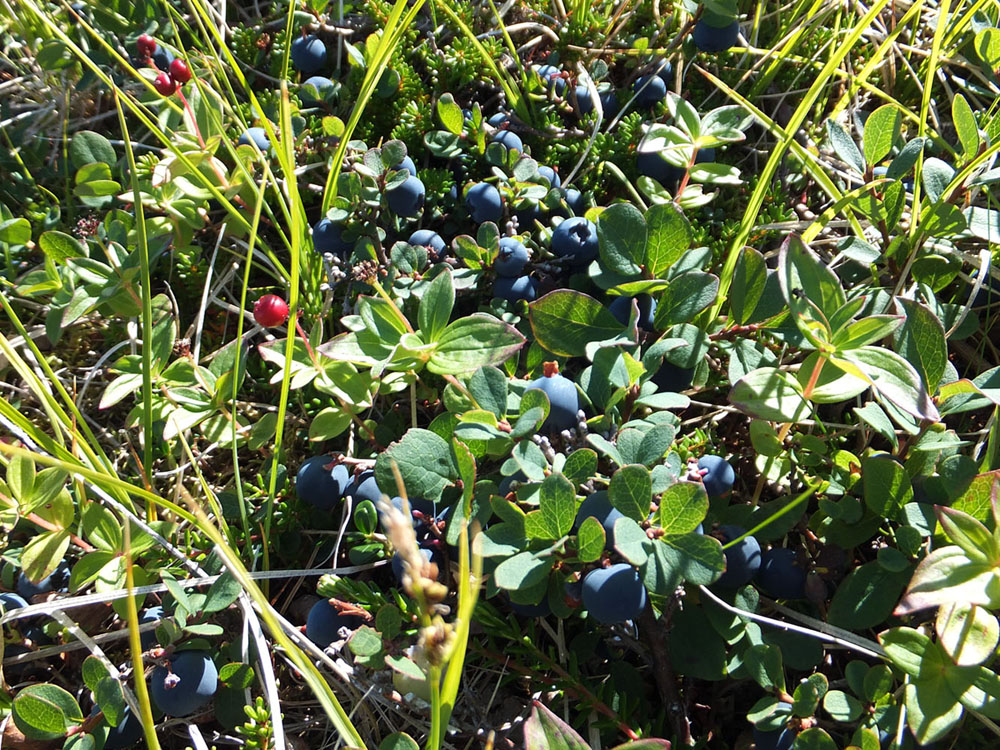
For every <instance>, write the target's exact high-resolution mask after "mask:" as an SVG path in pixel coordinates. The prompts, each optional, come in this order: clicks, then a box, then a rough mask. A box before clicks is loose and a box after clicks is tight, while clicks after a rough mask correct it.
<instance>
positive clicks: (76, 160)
mask: <svg viewBox="0 0 1000 750" xmlns="http://www.w3.org/2000/svg"><path fill="white" fill-rule="evenodd" d="M69 158H70V161H72V162H73V167H74V169H79V168H80V167H82V166H83V165H85V164H91V163H93V162H99V161H102V162H104V163H105V164H114V163H115V162H117V161H118V157H117V155H116V154H115V149H114V147H113V146H112V145H111V141H109V140H108V139H107V138H105V137H104V136H103V135H101V134H100V133H95V132H94V131H93V130H81V131H79V132H77V133H75V134H74V135H73V138H72V140H70V142H69Z"/></svg>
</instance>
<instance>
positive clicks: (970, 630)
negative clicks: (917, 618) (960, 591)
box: [935, 602, 1000, 667]
mask: <svg viewBox="0 0 1000 750" xmlns="http://www.w3.org/2000/svg"><path fill="white" fill-rule="evenodd" d="M935 629H936V630H937V634H938V642H939V643H940V644H941V647H942V648H943V649H944V650H945V653H947V654H948V656H950V657H951V658H952V660H953V661H954V662H955V663H956V664H958V665H959V666H966V667H968V666H978V665H979V664H984V663H985V662H986V660H987V659H989V658H990V657H991V656H992V655H993V652H994V651H996V647H997V642H998V641H1000V623H998V622H997V618H996V617H995V616H994V615H993V613H992V612H990V611H989V610H987V609H986V608H985V607H979V606H976V605H974V604H966V603H963V602H955V603H952V604H950V605H946V606H943V607H941V608H940V609H939V610H938V615H937V622H936V624H935Z"/></svg>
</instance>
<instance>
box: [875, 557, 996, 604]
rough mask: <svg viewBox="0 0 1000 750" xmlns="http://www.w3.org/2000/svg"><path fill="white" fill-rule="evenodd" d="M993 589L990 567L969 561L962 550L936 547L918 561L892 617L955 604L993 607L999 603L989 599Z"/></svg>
mask: <svg viewBox="0 0 1000 750" xmlns="http://www.w3.org/2000/svg"><path fill="white" fill-rule="evenodd" d="M996 585H997V575H996V571H995V569H994V568H993V566H992V565H990V564H988V563H983V562H976V561H973V560H970V559H969V556H968V555H967V554H966V553H965V551H964V550H963V549H962V548H961V547H958V546H955V545H949V546H947V547H939V548H938V549H935V550H934V551H933V552H931V553H930V554H929V555H927V556H926V557H925V558H924V559H923V560H921V561H920V564H919V565H918V566H917V569H916V571H915V572H914V573H913V579H912V580H911V581H910V586H909V588H908V589H907V591H906V595H905V596H904V597H903V599H902V600H901V601H900V603H899V605H898V606H897V607H896V610H895V614H897V615H905V614H911V613H913V612H919V611H920V610H922V609H927V608H928V607H936V606H939V605H942V604H950V603H952V602H956V601H964V602H968V603H970V604H982V605H984V606H988V607H991V608H992V607H996V606H998V605H1000V600H997V601H995V599H998V598H997V597H996V596H995V595H991V593H992V592H994V591H995V590H996Z"/></svg>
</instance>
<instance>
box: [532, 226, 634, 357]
mask: <svg viewBox="0 0 1000 750" xmlns="http://www.w3.org/2000/svg"><path fill="white" fill-rule="evenodd" d="M608 210H610V209H608ZM528 319H529V320H530V321H531V330H532V332H533V333H534V335H535V339H536V340H537V341H538V343H539V344H541V345H542V346H543V347H544V348H545V349H547V350H548V351H550V352H552V353H553V354H558V355H560V356H563V357H580V356H584V355H585V354H586V350H587V344H590V343H595V342H601V341H610V340H612V339H616V338H618V337H620V336H621V335H622V334H624V333H625V332H626V329H625V327H624V326H623V325H622V324H621V323H619V322H618V320H617V319H616V318H615V316H614V315H612V314H611V313H610V312H609V311H608V309H607V308H606V307H605V306H604V305H603V304H601V303H600V302H598V301H597V300H596V299H594V298H593V297H590V296H588V295H586V294H584V293H583V292H577V291H573V290H570V289H559V290H556V291H554V292H549V293H548V294H546V295H545V296H544V297H542V298H541V299H538V300H536V301H535V302H532V303H531V304H530V305H528Z"/></svg>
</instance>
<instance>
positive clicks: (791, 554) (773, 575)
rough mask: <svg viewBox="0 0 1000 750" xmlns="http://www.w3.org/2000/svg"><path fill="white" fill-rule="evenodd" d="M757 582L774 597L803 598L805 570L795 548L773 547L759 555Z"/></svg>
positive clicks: (804, 592) (804, 593) (804, 594)
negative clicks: (800, 563) (799, 561)
mask: <svg viewBox="0 0 1000 750" xmlns="http://www.w3.org/2000/svg"><path fill="white" fill-rule="evenodd" d="M757 584H758V585H759V586H760V587H761V588H762V589H763V590H764V591H765V592H767V593H768V594H770V595H771V596H772V597H774V598H775V599H804V598H805V596H806V571H805V568H803V567H802V566H801V565H799V564H798V556H797V555H796V553H795V550H792V549H786V548H784V547H774V548H772V549H769V550H767V552H765V553H764V554H763V555H761V558H760V570H759V571H758V572H757Z"/></svg>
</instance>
